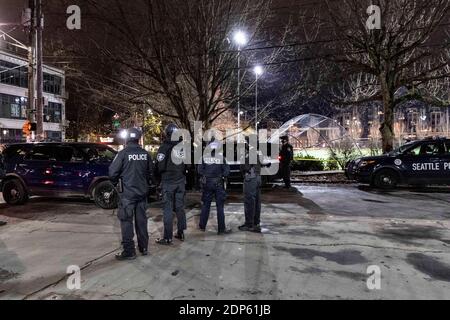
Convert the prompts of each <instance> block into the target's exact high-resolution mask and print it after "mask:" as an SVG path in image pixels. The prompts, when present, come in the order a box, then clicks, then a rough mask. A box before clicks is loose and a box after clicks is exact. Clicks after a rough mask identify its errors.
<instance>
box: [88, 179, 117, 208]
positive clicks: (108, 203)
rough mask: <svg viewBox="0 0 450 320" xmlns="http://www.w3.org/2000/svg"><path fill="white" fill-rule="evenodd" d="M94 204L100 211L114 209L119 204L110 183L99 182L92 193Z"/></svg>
mask: <svg viewBox="0 0 450 320" xmlns="http://www.w3.org/2000/svg"><path fill="white" fill-rule="evenodd" d="M93 197H94V202H95V204H96V205H97V206H98V207H100V208H102V209H107V210H111V209H116V208H117V206H118V204H119V196H118V194H117V191H116V189H115V188H114V186H113V184H112V183H111V182H110V181H103V182H100V183H99V184H98V185H97V186H96V187H95V188H94V192H93Z"/></svg>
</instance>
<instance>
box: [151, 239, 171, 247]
mask: <svg viewBox="0 0 450 320" xmlns="http://www.w3.org/2000/svg"><path fill="white" fill-rule="evenodd" d="M155 242H156V244H160V245H163V246H171V245H172V244H173V243H172V240H171V239H164V238H161V239H156V241H155Z"/></svg>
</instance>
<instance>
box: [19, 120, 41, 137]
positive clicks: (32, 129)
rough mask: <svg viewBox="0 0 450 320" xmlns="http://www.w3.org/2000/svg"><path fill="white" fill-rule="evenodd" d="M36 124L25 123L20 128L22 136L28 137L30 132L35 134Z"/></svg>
mask: <svg viewBox="0 0 450 320" xmlns="http://www.w3.org/2000/svg"><path fill="white" fill-rule="evenodd" d="M36 130H37V124H36V123H35V122H30V121H26V122H25V124H24V125H23V127H22V132H23V134H24V135H26V136H28V135H30V134H31V132H36Z"/></svg>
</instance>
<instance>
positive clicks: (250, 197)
mask: <svg viewBox="0 0 450 320" xmlns="http://www.w3.org/2000/svg"><path fill="white" fill-rule="evenodd" d="M252 138H254V139H252V140H253V141H256V137H252ZM250 141H251V139H250V137H246V149H245V153H244V154H245V157H244V159H241V160H240V161H241V165H240V170H241V174H242V175H243V177H244V212H245V223H244V224H243V225H241V226H239V230H241V231H250V232H256V233H260V232H261V226H260V222H261V221H260V220H261V186H262V179H261V168H262V164H261V161H260V159H259V153H258V150H257V149H258V148H257V146H252V145H251V143H250ZM252 158H256V161H255V163H251V161H252Z"/></svg>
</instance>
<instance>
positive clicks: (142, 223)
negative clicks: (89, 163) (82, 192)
mask: <svg viewBox="0 0 450 320" xmlns="http://www.w3.org/2000/svg"><path fill="white" fill-rule="evenodd" d="M140 138H141V132H140V131H139V130H138V129H136V128H132V129H129V130H128V132H127V146H126V147H125V149H123V150H122V151H121V152H119V153H118V154H117V156H116V158H115V159H114V161H113V163H112V164H111V166H110V167H109V177H110V179H111V181H112V183H113V184H114V185H116V186H118V188H117V189H118V191H119V197H120V203H119V212H118V217H119V220H120V226H121V230H122V245H123V252H122V253H120V254H118V255H117V256H116V259H117V260H132V259H136V250H135V246H134V241H133V238H134V232H133V220H135V228H136V234H137V242H138V247H139V251H140V252H141V254H142V255H144V256H145V255H147V254H148V229H147V213H146V211H147V196H148V192H149V183H150V182H151V181H152V178H153V177H152V174H153V163H152V159H151V156H150V155H149V154H148V152H147V151H145V150H144V149H142V148H141V147H140V146H139V140H140Z"/></svg>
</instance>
